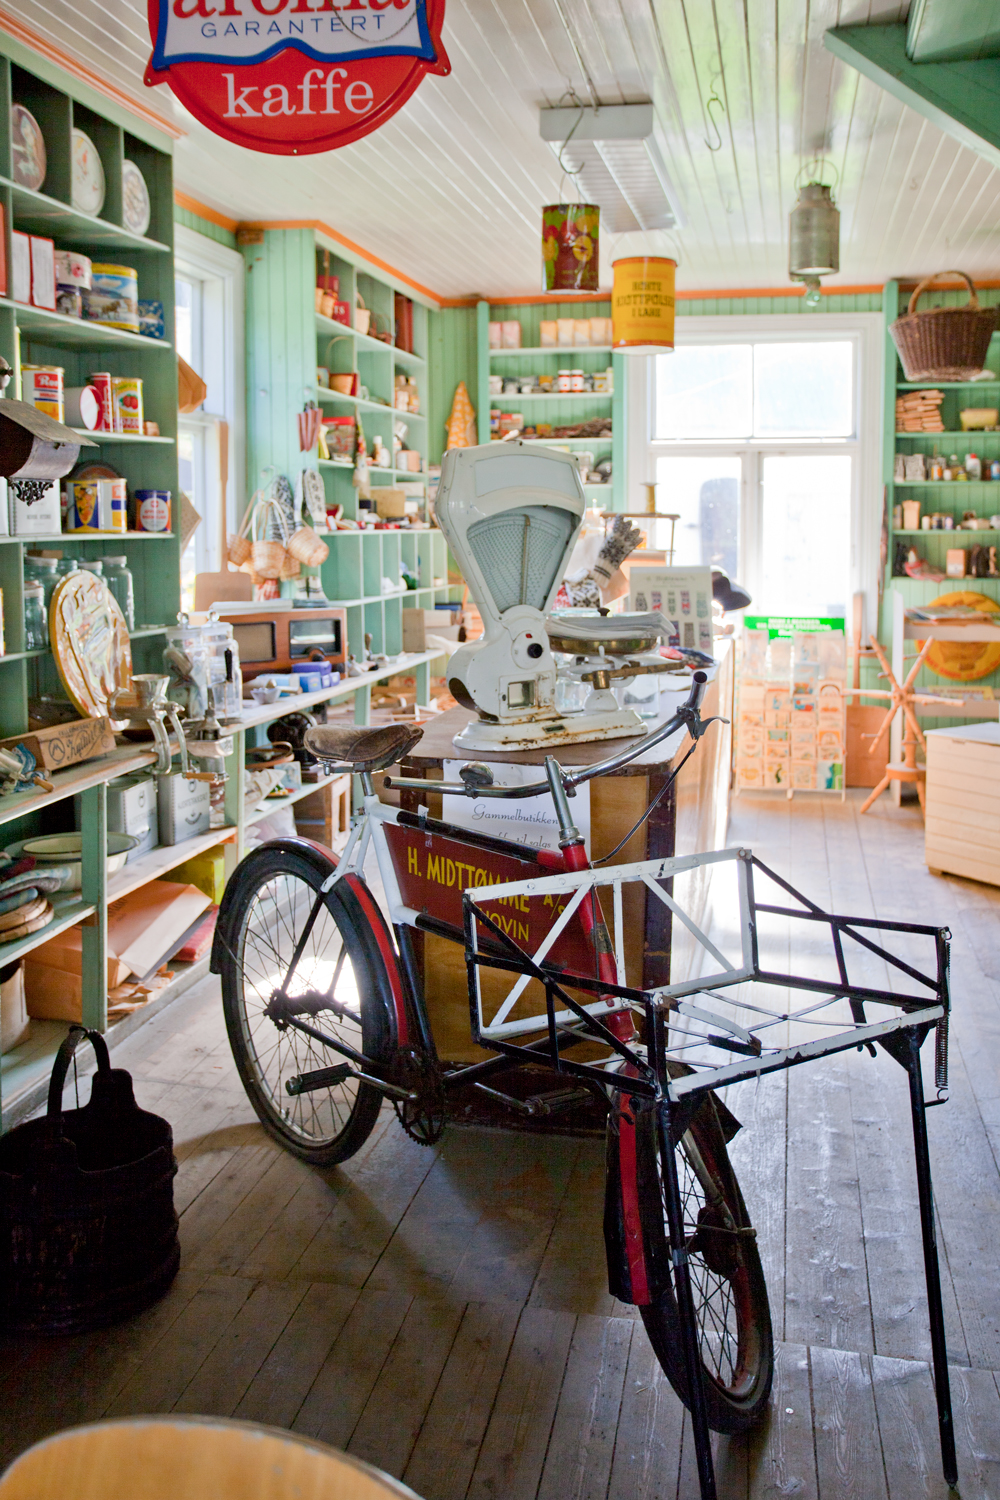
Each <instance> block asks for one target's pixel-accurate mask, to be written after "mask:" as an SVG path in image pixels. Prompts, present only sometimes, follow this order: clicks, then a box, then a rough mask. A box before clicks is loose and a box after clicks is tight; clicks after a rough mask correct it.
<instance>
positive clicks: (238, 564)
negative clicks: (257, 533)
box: [226, 500, 254, 568]
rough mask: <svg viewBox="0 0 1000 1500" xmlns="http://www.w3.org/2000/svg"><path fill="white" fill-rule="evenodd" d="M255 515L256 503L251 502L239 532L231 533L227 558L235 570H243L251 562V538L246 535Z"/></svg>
mask: <svg viewBox="0 0 1000 1500" xmlns="http://www.w3.org/2000/svg"><path fill="white" fill-rule="evenodd" d="M253 513H254V502H253V501H252V500H251V502H250V504H249V505H248V506H247V508H246V514H245V515H244V517H243V520H242V521H241V522H240V529H239V531H237V532H231V533H230V536H229V548H228V551H227V553H226V556H227V557H228V558H229V561H230V562H231V563H232V564H233V566H234V567H235V568H242V566H243V564H244V563H248V562H249V561H250V550H251V549H250V538H249V537H248V536H247V535H246V533H247V532H248V531H249V529H250V523H251V521H252V520H253Z"/></svg>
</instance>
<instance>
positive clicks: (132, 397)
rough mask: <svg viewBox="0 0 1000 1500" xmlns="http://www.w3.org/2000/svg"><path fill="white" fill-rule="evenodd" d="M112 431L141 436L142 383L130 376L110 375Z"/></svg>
mask: <svg viewBox="0 0 1000 1500" xmlns="http://www.w3.org/2000/svg"><path fill="white" fill-rule="evenodd" d="M111 401H112V407H113V410H114V418H115V420H114V431H115V432H129V433H135V434H136V435H138V436H140V437H141V435H142V381H141V380H140V379H138V377H136V376H132V375H112V377H111Z"/></svg>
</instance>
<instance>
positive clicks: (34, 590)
mask: <svg viewBox="0 0 1000 1500" xmlns="http://www.w3.org/2000/svg"><path fill="white" fill-rule="evenodd" d="M48 644H49V627H48V616H47V615H46V613H45V590H44V588H43V586H42V584H41V583H40V582H38V581H37V580H34V579H29V580H27V581H26V582H25V585H24V649H25V651H45V650H46V649H47V648H48Z"/></svg>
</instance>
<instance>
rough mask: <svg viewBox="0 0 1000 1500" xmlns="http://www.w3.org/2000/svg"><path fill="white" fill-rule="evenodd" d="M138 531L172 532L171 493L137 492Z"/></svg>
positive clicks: (163, 491)
mask: <svg viewBox="0 0 1000 1500" xmlns="http://www.w3.org/2000/svg"><path fill="white" fill-rule="evenodd" d="M135 529H136V531H169V530H170V491H169V490H136V492H135Z"/></svg>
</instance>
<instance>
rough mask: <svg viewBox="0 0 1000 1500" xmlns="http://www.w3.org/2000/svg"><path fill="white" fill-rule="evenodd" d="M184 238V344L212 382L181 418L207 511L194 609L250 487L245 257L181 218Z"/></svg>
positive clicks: (188, 559) (189, 483)
mask: <svg viewBox="0 0 1000 1500" xmlns="http://www.w3.org/2000/svg"><path fill="white" fill-rule="evenodd" d="M176 238H177V245H176V262H175V264H176V280H175V315H174V324H175V339H176V344H177V352H178V354H179V355H180V356H181V358H182V359H183V360H185V361H186V363H187V364H189V365H190V366H191V368H192V369H193V370H194V371H195V372H196V373H197V374H199V375H200V376H201V377H202V379H203V380H204V381H205V384H206V385H207V387H208V394H207V396H206V398H205V400H204V401H203V402H202V404H201V406H200V407H198V409H197V410H196V411H194V412H187V413H182V414H181V416H180V417H179V419H178V424H177V459H178V470H179V475H180V487H181V490H182V491H183V492H184V494H186V495H187V496H188V498H189V499H190V501H191V503H192V505H193V506H194V508H195V510H196V511H197V512H198V514H199V515H200V516H201V518H202V519H201V524H200V525H199V526H198V528H197V530H196V531H195V533H194V535H193V537H192V538H191V541H190V542H189V544H188V546H187V548H186V549H185V552H184V555H183V556H182V558H181V600H182V603H183V607H184V608H185V609H187V610H191V609H193V608H194V580H195V575H196V574H197V573H214V572H218V571H220V570H221V568H222V567H223V565H224V559H223V550H222V549H223V545H224V536H225V533H226V532H227V531H228V530H232V529H233V527H234V519H235V506H236V495H237V493H239V492H240V490H241V488H242V452H243V411H244V396H243V387H244V381H243V259H242V256H240V255H239V253H238V252H237V251H235V250H230V249H229V248H228V247H227V246H224V245H218V244H216V242H215V241H214V240H210V239H208V238H207V237H206V236H205V235H201V234H196V233H194V232H193V231H192V230H188V229H184V228H182V227H181V226H178V227H177V232H176ZM223 476H225V478H223Z"/></svg>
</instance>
